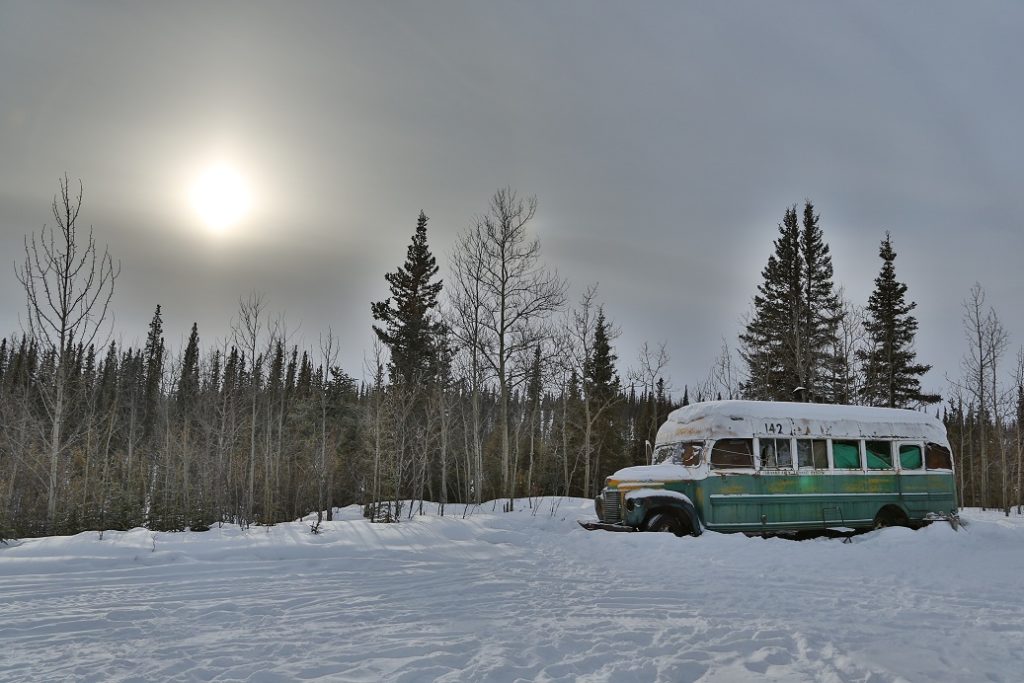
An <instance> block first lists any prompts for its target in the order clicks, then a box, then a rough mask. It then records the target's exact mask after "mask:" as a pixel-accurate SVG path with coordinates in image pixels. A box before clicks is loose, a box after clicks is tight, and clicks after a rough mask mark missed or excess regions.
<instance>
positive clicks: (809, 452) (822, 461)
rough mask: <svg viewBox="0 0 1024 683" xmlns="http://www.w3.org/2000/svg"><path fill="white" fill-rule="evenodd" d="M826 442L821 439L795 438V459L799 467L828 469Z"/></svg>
mask: <svg viewBox="0 0 1024 683" xmlns="http://www.w3.org/2000/svg"><path fill="white" fill-rule="evenodd" d="M827 445H828V444H827V442H825V441H822V440H821V439H797V440H796V460H797V463H798V464H799V465H800V467H811V468H814V469H816V470H827V469H828V449H827V448H826V446H827Z"/></svg>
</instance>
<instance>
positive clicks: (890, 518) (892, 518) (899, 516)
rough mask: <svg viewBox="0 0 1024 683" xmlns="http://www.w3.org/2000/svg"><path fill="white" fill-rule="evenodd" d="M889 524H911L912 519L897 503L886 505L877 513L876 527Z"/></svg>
mask: <svg viewBox="0 0 1024 683" xmlns="http://www.w3.org/2000/svg"><path fill="white" fill-rule="evenodd" d="M887 526H910V520H909V519H907V514H906V513H905V512H903V510H901V509H900V508H898V507H896V506H895V505H886V506H885V507H883V508H882V509H881V510H879V511H878V514H877V515H875V524H874V527H875V528H876V529H882V528H884V527H887Z"/></svg>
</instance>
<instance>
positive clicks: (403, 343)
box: [370, 211, 442, 386]
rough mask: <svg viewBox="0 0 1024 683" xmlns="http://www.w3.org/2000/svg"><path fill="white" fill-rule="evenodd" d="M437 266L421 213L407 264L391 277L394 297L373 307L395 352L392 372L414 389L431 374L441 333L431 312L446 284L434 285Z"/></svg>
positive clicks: (379, 332) (378, 330)
mask: <svg viewBox="0 0 1024 683" xmlns="http://www.w3.org/2000/svg"><path fill="white" fill-rule="evenodd" d="M437 272H438V266H437V262H436V260H435V259H434V256H433V254H431V252H430V247H429V246H427V216H426V214H424V213H423V212H422V211H420V215H419V220H418V221H417V223H416V232H415V233H414V234H413V237H412V243H411V244H410V245H409V249H408V252H407V255H406V259H405V264H404V265H402V266H401V267H400V268H399V269H398V270H396V271H395V272H393V273H387V274H386V275H385V276H384V279H386V280H387V282H388V285H389V287H390V289H391V296H390V297H388V298H387V299H385V300H384V301H379V302H376V303H372V304H371V305H370V309H371V311H372V313H373V317H374V319H375V320H378V321H380V322H381V323H382V325H381V326H377V325H374V326H373V331H374V332H376V334H377V337H378V338H379V339H380V340H381V341H382V342H383V343H384V344H385V345H387V347H388V348H389V349H390V351H391V361H390V367H389V371H390V373H391V381H392V382H394V383H399V384H404V385H406V386H408V385H412V384H414V383H416V382H418V381H423V380H424V379H426V378H427V377H428V376H429V374H430V373H431V369H432V365H433V363H434V360H433V357H434V353H433V351H434V341H435V338H436V336H437V334H438V332H439V331H440V328H439V324H438V323H437V322H436V321H435V320H434V319H433V316H432V315H431V311H432V310H433V309H434V308H435V307H436V306H437V297H438V294H440V292H441V286H442V282H441V281H440V280H437V281H434V278H435V277H436V275H437Z"/></svg>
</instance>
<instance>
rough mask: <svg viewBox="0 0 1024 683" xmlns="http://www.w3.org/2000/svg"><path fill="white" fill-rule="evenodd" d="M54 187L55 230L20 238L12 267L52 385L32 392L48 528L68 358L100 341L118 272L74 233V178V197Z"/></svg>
mask: <svg viewBox="0 0 1024 683" xmlns="http://www.w3.org/2000/svg"><path fill="white" fill-rule="evenodd" d="M58 183H59V186H60V189H59V191H58V193H57V195H56V196H55V197H54V198H53V202H52V204H51V206H50V209H51V211H52V213H53V219H54V223H55V226H53V227H51V226H47V225H44V226H43V228H42V229H41V230H40V231H39V233H38V234H32V235H30V236H26V237H25V241H24V244H25V260H24V262H23V264H22V265H21V267H18V266H17V265H16V266H15V274H16V276H17V278H18V282H20V283H21V285H22V287H23V288H24V289H25V296H26V309H27V316H26V325H27V330H26V332H27V334H28V335H29V336H30V337H31V338H32V339H34V340H35V341H36V343H37V344H39V346H40V348H41V349H42V350H43V351H44V352H50V353H53V354H54V359H55V364H56V366H55V368H54V372H53V379H52V381H51V382H50V383H49V384H48V385H47V386H40V387H39V388H40V395H41V397H42V403H43V406H44V409H45V411H46V416H47V422H48V430H47V432H48V435H47V436H46V447H47V452H48V455H49V478H48V481H47V503H46V518H47V524H48V526H49V527H50V528H51V530H52V529H53V526H54V522H55V519H56V515H57V506H58V503H59V500H58V498H59V491H58V486H59V482H58V475H59V472H60V464H61V456H62V454H63V451H64V449H65V447H66V446H67V442H68V439H69V433H68V429H67V425H66V420H67V414H66V408H67V403H68V400H69V397H68V395H67V391H68V389H69V382H70V380H71V372H72V371H73V364H72V363H71V360H72V357H71V356H72V354H73V353H74V348H75V347H76V346H79V345H81V346H83V347H89V346H92V345H102V344H103V343H104V342H105V341H106V336H105V335H106V334H109V328H108V325H107V323H108V313H109V308H110V300H111V298H112V297H113V295H114V282H115V280H116V279H117V276H118V274H119V273H120V270H121V267H120V264H118V263H115V262H114V260H113V258H112V257H111V256H110V253H109V251H107V249H106V248H104V249H103V252H102V253H100V251H99V248H98V246H97V245H96V240H95V239H94V237H93V232H92V228H91V227H90V228H89V229H88V231H82V230H79V225H78V216H79V212H80V211H81V209H82V192H83V190H82V183H81V181H79V183H78V192H77V193H72V191H71V186H70V182H69V181H68V177H67V176H66V175H65V176H64V178H62V179H60V180H59V181H58Z"/></svg>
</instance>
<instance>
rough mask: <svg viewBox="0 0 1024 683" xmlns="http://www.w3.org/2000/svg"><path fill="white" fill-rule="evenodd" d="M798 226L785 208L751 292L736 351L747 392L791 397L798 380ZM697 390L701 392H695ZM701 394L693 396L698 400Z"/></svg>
mask: <svg viewBox="0 0 1024 683" xmlns="http://www.w3.org/2000/svg"><path fill="white" fill-rule="evenodd" d="M801 271H802V268H801V267H800V226H799V223H798V221H797V215H796V207H795V206H793V207H790V208H787V209H786V213H785V215H784V216H783V219H782V223H780V224H779V237H778V239H776V240H775V253H773V254H772V255H771V256H769V257H768V264H767V265H766V266H765V267H764V270H762V271H761V277H762V282H761V284H759V285H758V286H757V292H758V293H757V294H756V295H755V296H754V311H753V317H752V318H751V320H750V321H749V322H748V323H747V326H746V331H745V332H744V333H743V334H741V335H740V342H741V351H740V354H741V356H742V357H743V359H744V360H745V361H746V362H747V366H748V375H749V381H748V382H747V383H746V384H745V385H744V386H743V390H744V393H745V394H746V395H747V397H748V398H752V399H757V400H764V401H768V400H791V399H792V398H793V392H794V391H795V390H796V388H797V387H799V386H803V377H802V374H803V367H802V365H803V362H802V348H801V345H800V342H801V339H800V334H799V330H800V319H801V307H800V299H801V293H802V286H801ZM701 393H702V392H701ZM701 400H703V396H698V402H700V401H701Z"/></svg>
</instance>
